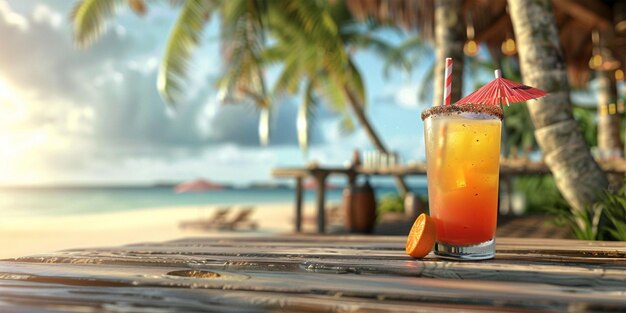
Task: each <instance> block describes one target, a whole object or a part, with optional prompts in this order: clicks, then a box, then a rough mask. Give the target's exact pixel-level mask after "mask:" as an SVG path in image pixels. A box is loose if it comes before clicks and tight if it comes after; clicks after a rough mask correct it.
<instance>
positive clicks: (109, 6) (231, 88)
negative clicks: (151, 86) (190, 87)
mask: <svg viewBox="0 0 626 313" xmlns="http://www.w3.org/2000/svg"><path fill="white" fill-rule="evenodd" d="M176 3H178V4H180V5H181V6H182V9H181V13H180V15H179V18H178V20H177V22H176V24H175V25H174V28H173V29H172V31H171V33H170V36H169V39H168V43H167V46H166V51H165V54H164V57H163V59H162V61H161V66H160V69H159V75H158V84H157V85H158V90H159V92H160V93H161V95H162V96H163V98H164V99H165V100H166V102H167V103H168V104H170V105H174V104H175V103H176V102H177V98H178V96H179V95H180V94H181V93H182V92H184V86H183V85H184V80H185V78H186V72H187V67H188V61H189V58H190V56H191V53H192V52H193V50H194V48H195V47H196V46H197V44H198V42H199V40H200V37H201V33H202V30H203V28H204V26H205V24H206V22H207V20H208V19H209V18H210V17H211V16H212V14H213V13H219V14H220V17H221V21H222V29H221V31H222V46H223V51H224V55H225V58H226V62H225V63H226V64H228V67H226V69H225V71H224V73H223V75H222V77H221V78H220V80H219V82H218V87H219V94H220V97H221V98H222V99H224V100H225V101H236V102H240V101H244V100H248V101H252V102H253V103H254V104H255V105H256V106H257V107H259V108H260V109H261V121H260V137H261V142H267V140H268V137H269V117H270V114H269V110H270V109H271V105H272V103H273V101H272V95H277V94H281V93H297V92H298V91H300V88H299V86H300V82H303V83H304V86H305V87H304V91H303V96H304V99H303V101H302V104H301V107H300V110H299V114H298V130H299V134H298V139H299V141H300V144H301V146H302V147H305V148H306V147H307V145H308V129H309V128H310V125H311V119H312V117H313V114H312V113H313V112H314V107H315V106H316V105H317V104H318V101H317V99H318V98H319V97H320V96H321V97H324V98H326V99H328V100H330V101H327V102H326V103H328V104H330V105H332V106H333V107H334V108H335V109H339V111H340V112H345V110H346V108H347V107H349V108H350V109H351V110H352V112H353V114H354V116H355V117H356V119H357V121H358V122H359V124H360V125H361V126H362V127H363V129H364V131H365V133H366V135H367V136H368V138H369V139H370V140H371V141H372V144H373V145H374V147H376V149H378V150H380V151H381V152H384V153H386V152H387V148H386V147H385V145H384V144H383V142H382V140H381V139H380V137H379V136H378V134H377V133H376V131H375V130H374V128H373V127H372V125H371V123H370V122H369V120H368V119H367V116H366V113H365V110H364V108H365V88H364V86H363V83H362V79H361V74H360V72H359V71H358V69H357V68H356V66H355V65H354V63H353V62H352V59H351V56H350V54H349V53H348V51H347V47H348V45H349V44H350V43H351V42H352V43H354V44H357V43H359V42H360V43H361V44H362V43H363V42H364V40H363V39H364V38H366V37H363V36H357V35H358V34H359V33H358V32H352V33H351V32H350V31H349V30H346V29H349V28H348V27H345V26H349V25H350V24H351V23H353V22H352V21H351V18H350V17H349V15H348V14H347V11H346V10H345V7H343V6H342V5H339V4H335V5H333V4H330V3H329V2H327V1H296V0H290V1H272V0H246V1H218V0H215V1H195V0H187V1H177V2H176ZM124 4H130V5H131V7H132V8H133V9H135V11H136V12H143V11H145V4H144V3H143V1H141V0H134V1H131V0H128V1H123V0H83V1H81V2H79V3H78V4H77V6H76V8H75V10H74V13H73V14H72V20H73V22H74V30H75V39H76V41H77V43H78V44H79V45H82V46H84V45H88V44H89V43H91V42H92V41H93V40H94V39H96V38H97V36H98V35H99V34H100V33H102V31H103V30H104V27H103V25H104V23H105V21H106V19H107V18H109V17H111V16H112V15H113V14H114V13H115V11H116V10H117V9H118V8H119V7H120V6H121V5H124ZM137 8H143V9H142V10H141V11H140V10H137ZM268 33H269V34H270V35H272V38H273V39H276V43H275V44H273V45H271V46H268V45H267V44H266V43H265V35H266V34H268ZM357 39H358V40H357ZM359 40H360V41H359ZM365 42H367V40H366V41H365ZM369 42H370V43H372V42H373V39H372V38H370V40H369ZM272 63H280V64H281V65H282V66H283V67H282V68H283V70H282V72H281V74H280V78H279V80H278V81H277V83H276V86H275V87H274V91H273V93H270V92H268V88H267V86H266V83H265V79H264V75H263V69H264V68H266V66H268V65H271V64H272ZM344 121H346V122H345V123H344V124H346V125H349V124H350V123H349V122H348V121H351V118H349V117H348V116H347V115H346V114H344ZM395 181H396V185H397V186H398V190H399V191H400V193H401V194H402V195H404V194H405V193H406V192H407V189H408V188H407V186H406V184H405V183H404V180H403V179H402V177H400V176H397V177H395Z"/></svg>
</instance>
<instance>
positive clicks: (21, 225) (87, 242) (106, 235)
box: [0, 203, 315, 259]
mask: <svg viewBox="0 0 626 313" xmlns="http://www.w3.org/2000/svg"><path fill="white" fill-rule="evenodd" d="M234 208H235V209H238V207H237V206H235V207H234ZM215 209H216V207H215V206H206V207H203V206H187V207H168V208H154V209H141V210H136V211H125V212H112V213H97V214H82V215H68V216H53V217H28V218H6V219H3V220H1V221H0V247H1V249H0V259H4V258H12V257H19V256H27V255H35V254H39V253H47V252H53V251H58V250H63V249H72V248H85V247H104V246H116V245H123V244H129V243H136V242H151V241H166V240H173V239H178V238H183V237H190V236H225V235H228V236H234V235H237V234H241V233H248V234H249V233H250V230H243V231H235V232H232V231H210V232H207V231H199V230H194V229H182V228H180V227H179V224H180V222H182V221H188V220H196V219H199V218H203V217H210V216H211V215H212V214H213V213H214V211H215ZM234 212H236V210H234ZM314 212H315V211H314V207H313V203H306V204H305V207H304V214H305V216H306V215H314V214H315V213H314ZM232 213H233V212H231V214H232ZM293 216H294V212H293V205H292V204H291V203H271V204H268V203H264V204H260V205H256V206H255V211H254V213H253V215H252V216H251V219H252V220H255V221H256V222H257V224H258V229H257V230H256V232H257V233H266V234H267V233H282V232H291V231H292V230H293V222H292V221H293ZM304 227H305V230H307V229H309V228H310V229H311V230H313V227H314V225H309V224H306V223H305V225H304Z"/></svg>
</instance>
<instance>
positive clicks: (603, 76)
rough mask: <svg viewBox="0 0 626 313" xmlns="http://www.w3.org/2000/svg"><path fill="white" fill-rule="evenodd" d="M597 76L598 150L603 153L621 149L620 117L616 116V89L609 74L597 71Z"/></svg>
mask: <svg viewBox="0 0 626 313" xmlns="http://www.w3.org/2000/svg"><path fill="white" fill-rule="evenodd" d="M596 74H597V75H598V83H599V84H598V114H599V116H598V148H600V150H603V151H619V152H618V153H621V150H622V149H623V146H622V141H621V138H620V122H621V121H620V116H619V114H617V105H616V103H615V100H616V98H617V88H616V86H615V81H614V80H613V79H611V75H610V72H607V71H597V72H596Z"/></svg>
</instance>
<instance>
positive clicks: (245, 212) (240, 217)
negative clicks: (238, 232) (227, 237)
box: [218, 206, 257, 230]
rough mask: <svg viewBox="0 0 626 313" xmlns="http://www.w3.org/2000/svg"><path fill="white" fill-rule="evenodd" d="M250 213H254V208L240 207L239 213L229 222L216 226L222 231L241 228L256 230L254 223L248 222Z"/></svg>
mask: <svg viewBox="0 0 626 313" xmlns="http://www.w3.org/2000/svg"><path fill="white" fill-rule="evenodd" d="M252 213H254V207H252V206H246V207H242V208H241V209H240V210H239V212H238V213H237V214H236V215H235V216H234V217H233V218H232V219H231V220H230V221H226V222H223V223H221V224H220V225H219V226H218V228H219V229H223V230H225V229H228V230H235V229H237V228H241V227H243V226H248V227H250V228H251V229H256V228H257V223H256V221H253V220H250V215H252Z"/></svg>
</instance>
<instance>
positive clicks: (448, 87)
mask: <svg viewBox="0 0 626 313" xmlns="http://www.w3.org/2000/svg"><path fill="white" fill-rule="evenodd" d="M451 93H452V58H446V72H445V81H444V85H443V104H444V105H449V104H450V94H451Z"/></svg>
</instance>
